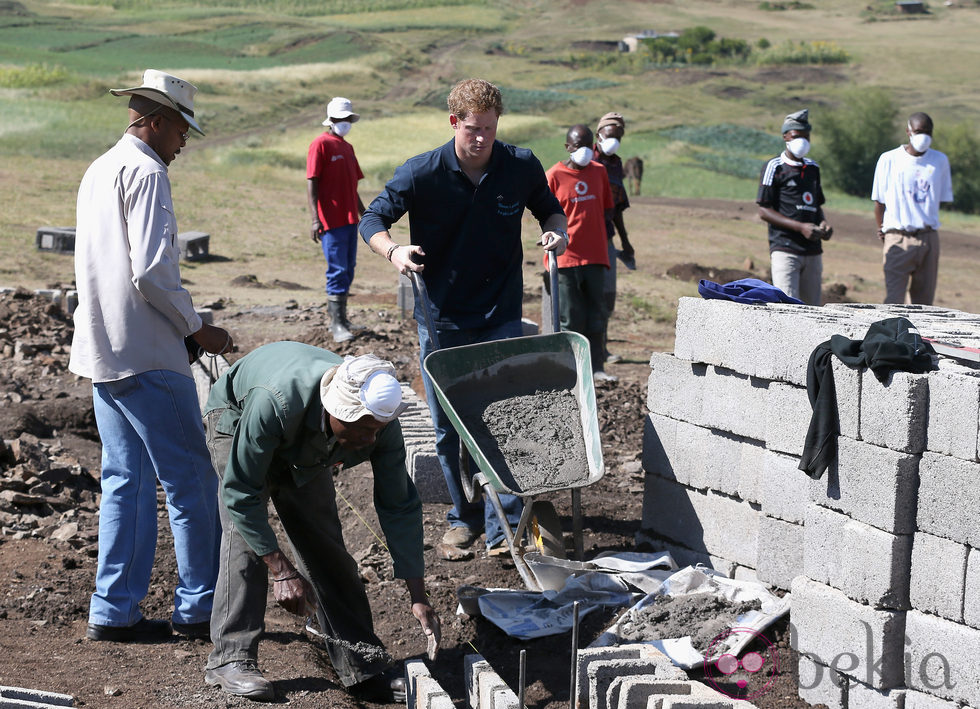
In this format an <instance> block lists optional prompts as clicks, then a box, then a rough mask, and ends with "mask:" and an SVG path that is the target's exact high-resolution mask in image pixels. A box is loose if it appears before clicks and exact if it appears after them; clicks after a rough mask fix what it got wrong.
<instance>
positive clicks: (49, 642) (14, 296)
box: [0, 291, 807, 709]
mask: <svg viewBox="0 0 980 709" xmlns="http://www.w3.org/2000/svg"><path fill="white" fill-rule="evenodd" d="M213 305H215V306H220V303H219V304H213ZM354 312H355V314H356V315H357V316H358V318H359V319H360V320H361V321H362V322H363V323H364V324H366V325H368V327H369V329H368V330H367V331H366V332H365V333H364V334H362V335H361V336H359V337H358V338H357V339H355V340H354V341H352V342H351V343H348V344H345V345H343V346H341V347H339V348H335V349H336V350H337V351H340V352H342V353H347V352H351V353H362V352H369V351H370V352H375V353H376V354H378V355H379V356H382V357H385V358H387V359H390V360H392V361H393V362H394V363H395V364H396V367H398V368H399V376H400V378H402V379H403V380H405V381H409V382H412V383H413V386H414V388H415V389H416V390H417V391H419V392H420V393H421V392H422V387H421V383H420V381H419V379H418V376H419V375H418V372H419V367H418V359H417V349H416V338H415V334H414V328H413V327H412V324H413V323H412V321H411V320H408V321H405V320H402V319H401V318H400V317H398V314H397V313H396V312H395V311H394V309H393V308H391V309H385V308H384V307H378V306H371V307H367V308H354ZM216 316H217V320H218V322H219V323H220V324H221V325H223V326H225V327H227V328H229V329H230V330H231V331H232V332H233V333H234V335H235V339H236V342H237V343H238V345H239V348H240V352H246V351H249V350H251V349H253V348H254V347H257V346H258V345H260V344H262V343H264V342H268V341H272V340H277V339H295V340H301V341H304V342H309V343H311V344H316V345H320V346H324V347H328V348H332V347H334V346H333V344H332V342H331V341H330V337H329V333H328V331H327V327H326V320H325V317H326V314H325V310H324V309H323V308H321V307H317V306H311V307H306V308H303V307H300V306H298V305H296V304H290V305H287V306H286V307H285V308H282V307H276V308H265V309H263V308H252V309H249V310H241V311H233V310H232V309H231V308H228V309H224V310H220V311H218V312H217V313H216ZM70 341H71V321H70V319H69V318H68V317H66V316H65V315H64V312H63V310H62V309H61V307H60V306H58V305H55V304H52V303H51V302H50V301H48V300H46V299H44V298H41V297H37V296H33V295H32V294H31V293H29V292H27V291H17V292H14V293H7V294H2V295H0V438H2V439H3V445H2V446H0V527H2V534H0V619H2V620H3V624H2V626H0V627H2V632H0V685H13V686H20V687H29V688H35V689H44V690H48V691H56V692H63V693H67V694H72V695H74V696H75V697H76V704H77V705H78V706H88V707H127V708H129V707H228V706H246V705H249V704H250V702H249V701H248V700H242V699H237V698H229V697H226V696H224V695H223V694H222V693H221V692H220V691H218V690H215V689H213V688H210V687H207V686H206V685H205V684H204V682H203V668H204V663H205V660H206V657H207V653H208V651H209V647H210V645H209V643H206V642H203V641H187V640H179V639H177V638H176V637H175V638H174V639H173V640H172V641H170V642H166V643H159V644H149V645H137V646H133V645H123V644H113V643H95V642H90V641H87V640H84V639H83V638H84V631H85V624H86V619H87V607H88V599H89V594H90V593H91V589H92V585H93V578H94V571H95V557H96V550H97V526H98V525H97V522H98V517H97V511H98V501H99V486H98V476H99V450H100V449H99V443H98V435H97V431H96V428H95V422H94V417H93V415H92V410H91V389H90V384H89V382H88V381H87V380H80V379H78V378H76V377H75V376H74V375H72V374H71V373H70V372H68V371H67V361H68V346H69V344H70ZM238 356H240V354H239V355H238ZM645 370H646V368H645V366H644V365H642V364H637V363H635V362H634V363H633V364H627V365H623V366H616V367H613V368H611V371H613V372H614V373H616V374H618V375H619V376H620V380H619V381H618V382H613V383H602V384H600V385H599V387H598V389H597V400H598V405H599V412H600V435H601V438H602V442H603V455H604V460H605V464H606V473H605V476H604V477H603V478H602V479H601V480H599V481H598V482H597V483H596V484H594V485H593V486H591V487H589V488H587V489H585V490H584V493H583V496H582V499H583V514H584V527H585V555H586V558H591V557H593V556H595V555H596V554H597V553H599V552H601V551H605V550H631V549H635V544H634V534H635V532H636V531H637V529H638V527H639V521H640V516H641V505H642V495H643V474H642V471H641V468H640V462H639V460H640V452H641V446H642V431H643V420H644V412H645V397H646V371H645ZM337 488H338V491H339V492H340V494H341V496H342V511H341V513H342V518H343V521H344V527H345V536H346V539H347V543H348V547H349V549H350V550H351V552H352V553H353V554H354V556H355V558H357V559H358V561H359V563H360V564H361V567H362V575H363V578H364V580H365V583H366V584H367V590H368V596H369V598H370V600H371V603H372V607H373V608H374V610H375V622H376V629H377V631H378V634H379V636H380V637H381V638H382V639H383V640H385V641H386V642H387V643H388V646H389V649H390V650H391V652H392V654H393V655H394V656H395V657H396V658H397V659H400V660H401V659H407V658H412V657H420V656H422V655H423V653H424V651H425V643H424V641H423V638H422V635H421V633H420V632H419V630H418V628H417V625H416V623H415V621H414V619H413V618H412V616H411V614H410V612H409V603H408V595H407V592H406V590H405V588H404V585H403V584H402V583H401V582H399V581H395V580H392V579H391V563H390V560H388V559H387V556H386V554H385V552H384V549H383V548H382V546H381V544H380V543H379V540H378V538H376V536H375V533H374V531H373V530H377V529H378V525H377V521H376V518H375V517H374V515H373V511H372V508H371V478H370V472H369V471H368V470H364V469H362V468H354V469H352V470H348V471H344V472H343V473H342V474H341V475H340V476H339V477H338V478H337ZM567 497H569V496H568V495H567V494H565V493H556V494H555V496H554V498H553V501H554V502H555V503H556V506H557V507H558V510H559V513H560V514H561V515H562V519H563V524H564V525H565V531H566V533H569V532H570V519H569V504H568V500H567V499H566V498H567ZM445 512H446V507H445V506H444V505H438V504H430V505H426V507H425V538H426V542H427V547H426V549H427V550H426V564H427V575H426V583H427V586H428V589H429V592H430V594H431V596H432V598H433V603H434V605H435V607H436V608H437V610H438V611H439V613H440V614H441V616H442V619H443V643H442V645H443V647H442V651H441V652H440V655H439V659H438V662H437V663H435V664H434V665H433V668H432V671H433V675H434V676H435V677H436V679H437V680H438V681H439V682H440V683H441V684H442V685H443V687H444V688H446V689H447V690H448V691H449V692H450V695H451V696H452V698H453V699H454V701H456V703H457V706H465V696H466V692H465V688H464V687H463V681H462V659H463V656H464V655H466V654H470V653H474V652H479V653H481V654H483V655H484V656H485V657H486V658H487V659H488V660H489V661H490V662H491V663H492V664H493V665H494V667H495V668H496V669H497V670H498V672H499V673H500V674H501V675H502V676H503V678H504V679H505V680H506V681H508V682H509V683H510V684H511V686H512V687H515V688H516V685H517V677H518V671H517V667H518V656H519V653H520V650H522V649H524V650H527V691H526V697H527V705H528V706H529V707H535V708H537V709H557V708H558V707H564V706H567V702H568V684H569V674H568V673H569V658H570V653H571V648H570V638H569V635H568V634H565V635H560V636H552V637H548V638H541V639H538V640H534V641H530V642H519V641H515V640H513V639H511V638H509V637H508V636H506V635H505V634H504V633H503V632H502V631H500V630H498V629H497V628H496V627H495V626H493V625H491V624H490V623H488V622H486V621H484V620H483V619H480V618H476V619H473V618H468V617H466V616H456V615H455V609H456V605H457V604H456V589H457V588H458V587H459V586H460V585H463V584H471V585H477V586H484V587H515V588H519V587H520V586H521V583H520V578H519V576H518V574H517V573H516V571H515V569H514V566H513V563H512V562H510V561H509V560H507V557H487V556H486V555H485V554H483V553H481V552H477V553H476V554H475V556H474V557H473V558H471V559H468V560H464V561H456V562H449V561H444V560H442V559H441V558H439V556H438V555H437V553H436V550H435V544H436V543H437V542H438V540H439V538H440V537H441V535H442V532H443V531H444V518H445ZM159 515H160V517H159V519H160V525H159V540H158V552H157V560H156V565H155V570H154V576H153V581H152V585H151V590H150V594H149V596H148V597H147V599H146V601H145V602H144V604H143V608H144V612H145V614H146V615H147V616H149V617H154V618H166V617H169V614H170V610H171V597H172V592H173V585H174V579H175V573H176V568H175V564H174V558H173V549H172V544H171V540H170V534H169V529H168V525H167V522H166V511H165V509H164V508H163V506H162V502H161V507H160V512H159ZM618 613H619V610H613V609H610V610H609V611H604V612H595V613H593V614H590V615H588V616H586V617H585V619H584V620H583V622H582V626H581V631H580V633H581V645H582V646H584V645H586V644H588V643H589V642H590V641H591V640H592V639H594V638H595V637H596V636H597V635H598V634H599V633H600V632H601V631H602V630H603V629H604V628H605V627H607V626H608V625H609V624H611V622H612V621H613V620H614V619H615V617H616V615H617V614H618ZM768 636H769V637H770V639H771V640H773V641H774V643H775V644H776V647H777V650H778V652H779V654H780V658H779V659H780V667H781V671H780V674H779V676H778V677H777V679H776V682H775V684H774V686H773V688H772V690H771V691H770V692H769V693H768V694H766V695H764V696H763V697H762V698H761V699H759V700H756V703H757V705H759V706H760V707H762V708H763V709H776V708H777V707H779V708H781V709H796V708H802V707H805V706H807V705H806V704H805V703H803V702H801V701H800V700H799V699H798V698H797V697H796V657H795V655H794V653H792V651H791V650H790V649H789V647H788V642H787V639H788V631H787V624H786V622H785V621H784V622H783V623H781V624H780V625H778V626H777V627H776V628H775V629H774V630H771V631H770V632H769V633H768ZM260 662H261V665H262V667H263V669H264V671H265V672H266V674H267V676H269V677H270V678H271V679H273V680H275V682H276V691H277V702H278V703H282V704H287V703H288V704H289V705H290V706H295V707H324V706H330V707H341V708H342V709H345V708H347V707H354V706H359V705H358V704H357V703H356V702H354V701H352V700H351V699H350V698H349V697H348V696H347V695H346V694H345V693H344V692H343V691H342V690H341V689H340V688H339V686H338V685H337V683H336V680H335V677H334V675H333V673H332V670H331V669H330V668H329V663H326V662H325V659H324V655H323V654H322V653H321V652H320V651H319V649H318V648H317V644H316V642H315V640H314V639H313V638H311V637H310V636H309V635H308V634H307V633H306V632H305V630H304V623H303V621H302V620H301V619H298V618H296V617H294V616H290V615H288V614H286V613H285V612H283V611H282V610H280V609H278V608H277V607H275V605H274V603H273V602H272V601H271V600H270V603H269V611H268V614H267V634H266V636H265V638H264V639H263V642H262V644H261V647H260Z"/></svg>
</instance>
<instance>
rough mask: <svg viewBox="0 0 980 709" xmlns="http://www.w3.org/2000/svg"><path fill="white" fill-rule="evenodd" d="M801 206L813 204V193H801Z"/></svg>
mask: <svg viewBox="0 0 980 709" xmlns="http://www.w3.org/2000/svg"><path fill="white" fill-rule="evenodd" d="M803 204H807V205H810V204H813V193H812V192H804V193H803Z"/></svg>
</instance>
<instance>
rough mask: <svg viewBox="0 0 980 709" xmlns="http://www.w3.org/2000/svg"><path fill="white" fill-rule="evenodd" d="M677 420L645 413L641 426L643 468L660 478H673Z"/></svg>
mask: <svg viewBox="0 0 980 709" xmlns="http://www.w3.org/2000/svg"><path fill="white" fill-rule="evenodd" d="M676 438H677V421H675V420H674V419H672V418H667V417H666V416H661V415H660V414H647V416H646V418H645V419H644V426H643V455H642V458H641V459H640V464H641V465H642V466H643V470H645V471H646V472H647V473H651V474H653V475H659V476H660V477H662V478H667V479H669V480H675V479H676V476H675V473H674V463H673V461H674V459H675V457H676V455H677V453H676V447H675V440H676Z"/></svg>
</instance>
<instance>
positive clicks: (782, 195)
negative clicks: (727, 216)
mask: <svg viewBox="0 0 980 709" xmlns="http://www.w3.org/2000/svg"><path fill="white" fill-rule="evenodd" d="M755 201H756V204H758V205H759V206H760V207H769V208H771V209H774V210H776V211H777V212H779V213H780V214H782V215H783V216H784V217H789V218H790V219H795V220H796V221H798V222H803V223H804V224H819V223H820V221H821V217H822V212H821V209H820V207H821V205H823V203H824V196H823V188H822V187H821V186H820V166H819V165H817V163H815V162H814V161H813V160H810V159H808V158H803V163H802V164H796V165H794V164H792V163H789V162H787V161H786V160H785V159H784V158H783V154H782V153H780V154H779V155H777V156H776V157H774V158H773V159H772V160H770V161H769V162H768V163H766V165H765V167H763V168H762V175H761V177H760V178H759V193H758V195H757V196H756V198H755ZM769 251H770V253H771V252H773V251H787V252H789V253H794V254H806V255H813V254H820V253H823V246H822V242H821V240H820V239H815V240H811V239H807V238H805V237H804V236H803V235H802V234H800V233H799V232H798V231H788V230H786V229H783V228H782V227H779V226H776V225H775V224H769Z"/></svg>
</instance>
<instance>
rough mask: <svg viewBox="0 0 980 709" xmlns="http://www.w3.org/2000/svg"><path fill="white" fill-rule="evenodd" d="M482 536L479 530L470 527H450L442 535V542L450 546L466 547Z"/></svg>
mask: <svg viewBox="0 0 980 709" xmlns="http://www.w3.org/2000/svg"><path fill="white" fill-rule="evenodd" d="M478 536H480V535H479V533H478V532H476V531H475V530H473V529H470V528H469V527H450V528H449V529H448V530H447V531H446V533H445V534H443V535H442V543H443V544H445V545H446V546H450V547H459V548H461V549H465V548H466V547H468V546H469V545H470V544H472V543H473V542H474V541H476V538H477V537H478Z"/></svg>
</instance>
